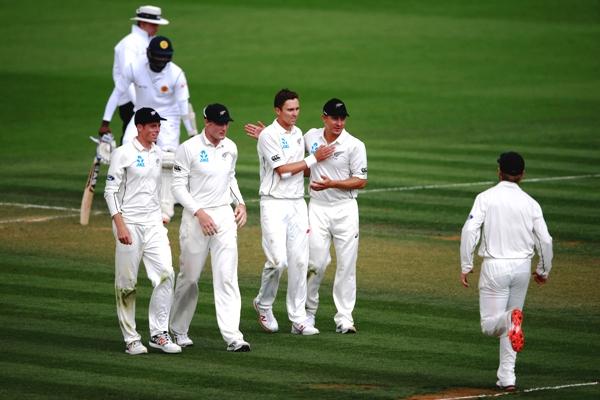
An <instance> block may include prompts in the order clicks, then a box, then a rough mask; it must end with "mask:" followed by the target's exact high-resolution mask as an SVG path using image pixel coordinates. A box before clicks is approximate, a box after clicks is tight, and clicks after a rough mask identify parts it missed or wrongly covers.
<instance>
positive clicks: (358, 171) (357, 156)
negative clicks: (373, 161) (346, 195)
mask: <svg viewBox="0 0 600 400" xmlns="http://www.w3.org/2000/svg"><path fill="white" fill-rule="evenodd" d="M350 175H351V176H355V177H357V178H360V179H367V149H366V148H365V144H364V143H363V142H358V143H357V146H356V147H355V148H354V150H353V151H352V155H351V158H350Z"/></svg>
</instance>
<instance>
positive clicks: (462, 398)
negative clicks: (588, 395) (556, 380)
mask: <svg viewBox="0 0 600 400" xmlns="http://www.w3.org/2000/svg"><path fill="white" fill-rule="evenodd" d="M597 384H598V382H597V381H596V382H585V383H573V384H570V385H559V386H544V387H537V388H530V389H524V390H516V391H514V392H501V393H493V394H478V395H473V396H460V397H443V398H439V399H437V400H465V399H483V398H486V397H500V396H507V395H510V394H517V393H529V392H538V391H540V390H560V389H567V388H574V387H581V386H593V385H597Z"/></svg>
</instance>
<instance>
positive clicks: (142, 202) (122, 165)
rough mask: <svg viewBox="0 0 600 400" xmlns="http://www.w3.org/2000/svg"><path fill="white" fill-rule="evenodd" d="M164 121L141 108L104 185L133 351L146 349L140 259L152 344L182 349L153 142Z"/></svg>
mask: <svg viewBox="0 0 600 400" xmlns="http://www.w3.org/2000/svg"><path fill="white" fill-rule="evenodd" d="M161 120H164V119H163V118H161V116H160V115H159V114H158V113H157V112H156V111H155V110H153V109H151V108H142V109H140V110H139V111H138V113H137V114H136V115H135V124H136V126H137V129H138V135H137V137H136V138H134V140H133V141H132V142H130V143H127V144H124V145H123V146H121V147H118V148H117V149H116V150H115V151H114V152H113V156H112V158H111V162H110V166H109V169H108V175H107V178H106V187H105V190H104V198H105V199H106V203H107V204H108V209H109V211H110V215H111V217H112V219H113V233H114V235H115V239H116V249H115V291H116V300H117V315H118V317H119V325H120V326H121V331H122V332H123V337H124V339H125V343H126V350H125V351H126V352H127V353H128V354H134V355H135V354H142V353H147V351H148V350H147V349H146V347H144V345H143V344H142V343H141V336H140V335H139V333H137V331H136V324H135V298H136V285H137V275H138V269H139V265H140V261H141V260H142V259H143V260H144V266H145V267H146V273H147V275H148V278H149V279H150V281H151V282H152V286H153V287H154V289H153V291H152V297H151V299H150V307H149V312H148V320H149V323H150V336H151V338H150V342H149V344H150V346H151V347H155V348H158V349H161V350H163V351H164V352H166V353H179V352H181V347H179V346H178V345H176V344H175V343H173V342H172V341H171V338H170V336H169V333H168V330H169V329H168V328H169V327H168V324H169V312H170V310H171V304H172V301H173V281H174V277H175V276H174V275H175V274H174V271H173V265H172V260H171V248H170V246H169V239H168V237H167V229H166V228H165V227H164V226H163V224H162V220H161V211H160V203H159V191H160V183H161V181H160V171H161V151H160V149H159V148H158V147H157V146H156V145H155V144H154V142H155V141H156V138H157V136H158V133H159V131H160V121H161Z"/></svg>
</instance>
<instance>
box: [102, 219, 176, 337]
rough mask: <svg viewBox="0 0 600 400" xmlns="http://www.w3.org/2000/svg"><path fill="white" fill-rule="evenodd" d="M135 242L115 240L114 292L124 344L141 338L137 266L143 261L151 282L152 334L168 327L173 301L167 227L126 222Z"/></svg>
mask: <svg viewBox="0 0 600 400" xmlns="http://www.w3.org/2000/svg"><path fill="white" fill-rule="evenodd" d="M127 228H128V229H129V232H130V234H131V237H132V240H133V244H131V245H125V244H122V243H121V242H119V240H118V239H117V233H116V232H117V230H116V228H115V224H114V222H113V233H114V235H115V239H116V242H117V243H116V250H115V293H116V300H117V316H118V318H119V325H120V326H121V331H122V332H123V338H124V340H125V343H131V342H132V341H134V340H141V336H140V335H139V334H138V333H137V331H136V324H135V298H136V285H137V276H138V269H139V266H140V261H142V260H143V261H144V267H146V274H147V275H148V279H150V282H152V287H153V288H154V289H153V290H152V297H151V298H150V306H149V310H148V321H149V324H150V336H154V335H156V334H158V333H161V332H167V331H168V330H169V312H170V310H171V304H172V302H173V282H174V280H175V274H174V272H173V264H172V259H171V247H170V246H169V238H168V237H167V229H166V228H165V227H164V226H162V225H136V224H127Z"/></svg>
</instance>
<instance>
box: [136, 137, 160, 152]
mask: <svg viewBox="0 0 600 400" xmlns="http://www.w3.org/2000/svg"><path fill="white" fill-rule="evenodd" d="M132 143H133V147H135V148H136V149H137V150H138V151H148V152H149V153H152V152H154V151H156V143H152V146H151V147H150V149H147V148H145V147H144V146H143V145H142V144H141V143H140V141H139V140H138V138H137V136H136V137H134V138H133V142H132Z"/></svg>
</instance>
